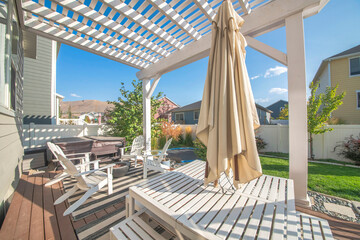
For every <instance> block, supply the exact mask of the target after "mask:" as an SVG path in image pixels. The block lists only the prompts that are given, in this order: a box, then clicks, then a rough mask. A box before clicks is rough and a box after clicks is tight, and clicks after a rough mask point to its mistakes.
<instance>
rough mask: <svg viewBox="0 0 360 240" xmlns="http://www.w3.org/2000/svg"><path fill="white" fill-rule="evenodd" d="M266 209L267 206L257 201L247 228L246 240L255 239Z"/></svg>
mask: <svg viewBox="0 0 360 240" xmlns="http://www.w3.org/2000/svg"><path fill="white" fill-rule="evenodd" d="M264 207H265V204H264V203H263V202H260V201H257V203H256V207H255V209H254V212H253V215H252V217H251V219H250V222H249V224H248V226H247V227H246V231H245V234H244V239H255V237H256V233H257V231H258V229H259V227H260V219H261V216H262V213H263V210H264Z"/></svg>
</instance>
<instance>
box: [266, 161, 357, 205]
mask: <svg viewBox="0 0 360 240" xmlns="http://www.w3.org/2000/svg"><path fill="white" fill-rule="evenodd" d="M260 159H261V164H262V168H263V173H264V174H266V175H272V176H278V177H284V178H288V177H289V160H286V159H279V158H270V157H260ZM308 188H309V190H312V191H315V192H321V193H325V194H328V195H332V196H338V197H341V198H346V199H349V200H356V201H360V169H359V168H352V167H343V166H334V165H326V164H321V163H309V178H308Z"/></svg>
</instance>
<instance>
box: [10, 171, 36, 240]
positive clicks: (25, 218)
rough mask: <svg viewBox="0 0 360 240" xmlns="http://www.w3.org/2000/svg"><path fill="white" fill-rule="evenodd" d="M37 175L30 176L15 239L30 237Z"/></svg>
mask: <svg viewBox="0 0 360 240" xmlns="http://www.w3.org/2000/svg"><path fill="white" fill-rule="evenodd" d="M34 182H35V177H33V176H29V177H28V184H27V185H26V189H25V192H24V198H23V200H22V203H21V207H20V213H19V218H18V221H17V223H16V229H15V234H14V239H28V238H29V233H30V220H31V207H32V201H33V199H32V198H33V193H34Z"/></svg>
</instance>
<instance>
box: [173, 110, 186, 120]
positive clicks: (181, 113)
mask: <svg viewBox="0 0 360 240" xmlns="http://www.w3.org/2000/svg"><path fill="white" fill-rule="evenodd" d="M176 115H182V116H183V120H179V121H185V114H184V113H183V112H180V113H175V121H177V119H176Z"/></svg>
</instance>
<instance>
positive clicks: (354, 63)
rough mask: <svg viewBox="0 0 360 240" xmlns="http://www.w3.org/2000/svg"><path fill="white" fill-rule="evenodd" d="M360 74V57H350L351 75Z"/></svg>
mask: <svg viewBox="0 0 360 240" xmlns="http://www.w3.org/2000/svg"><path fill="white" fill-rule="evenodd" d="M356 75H360V57H356V58H350V76H356Z"/></svg>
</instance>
